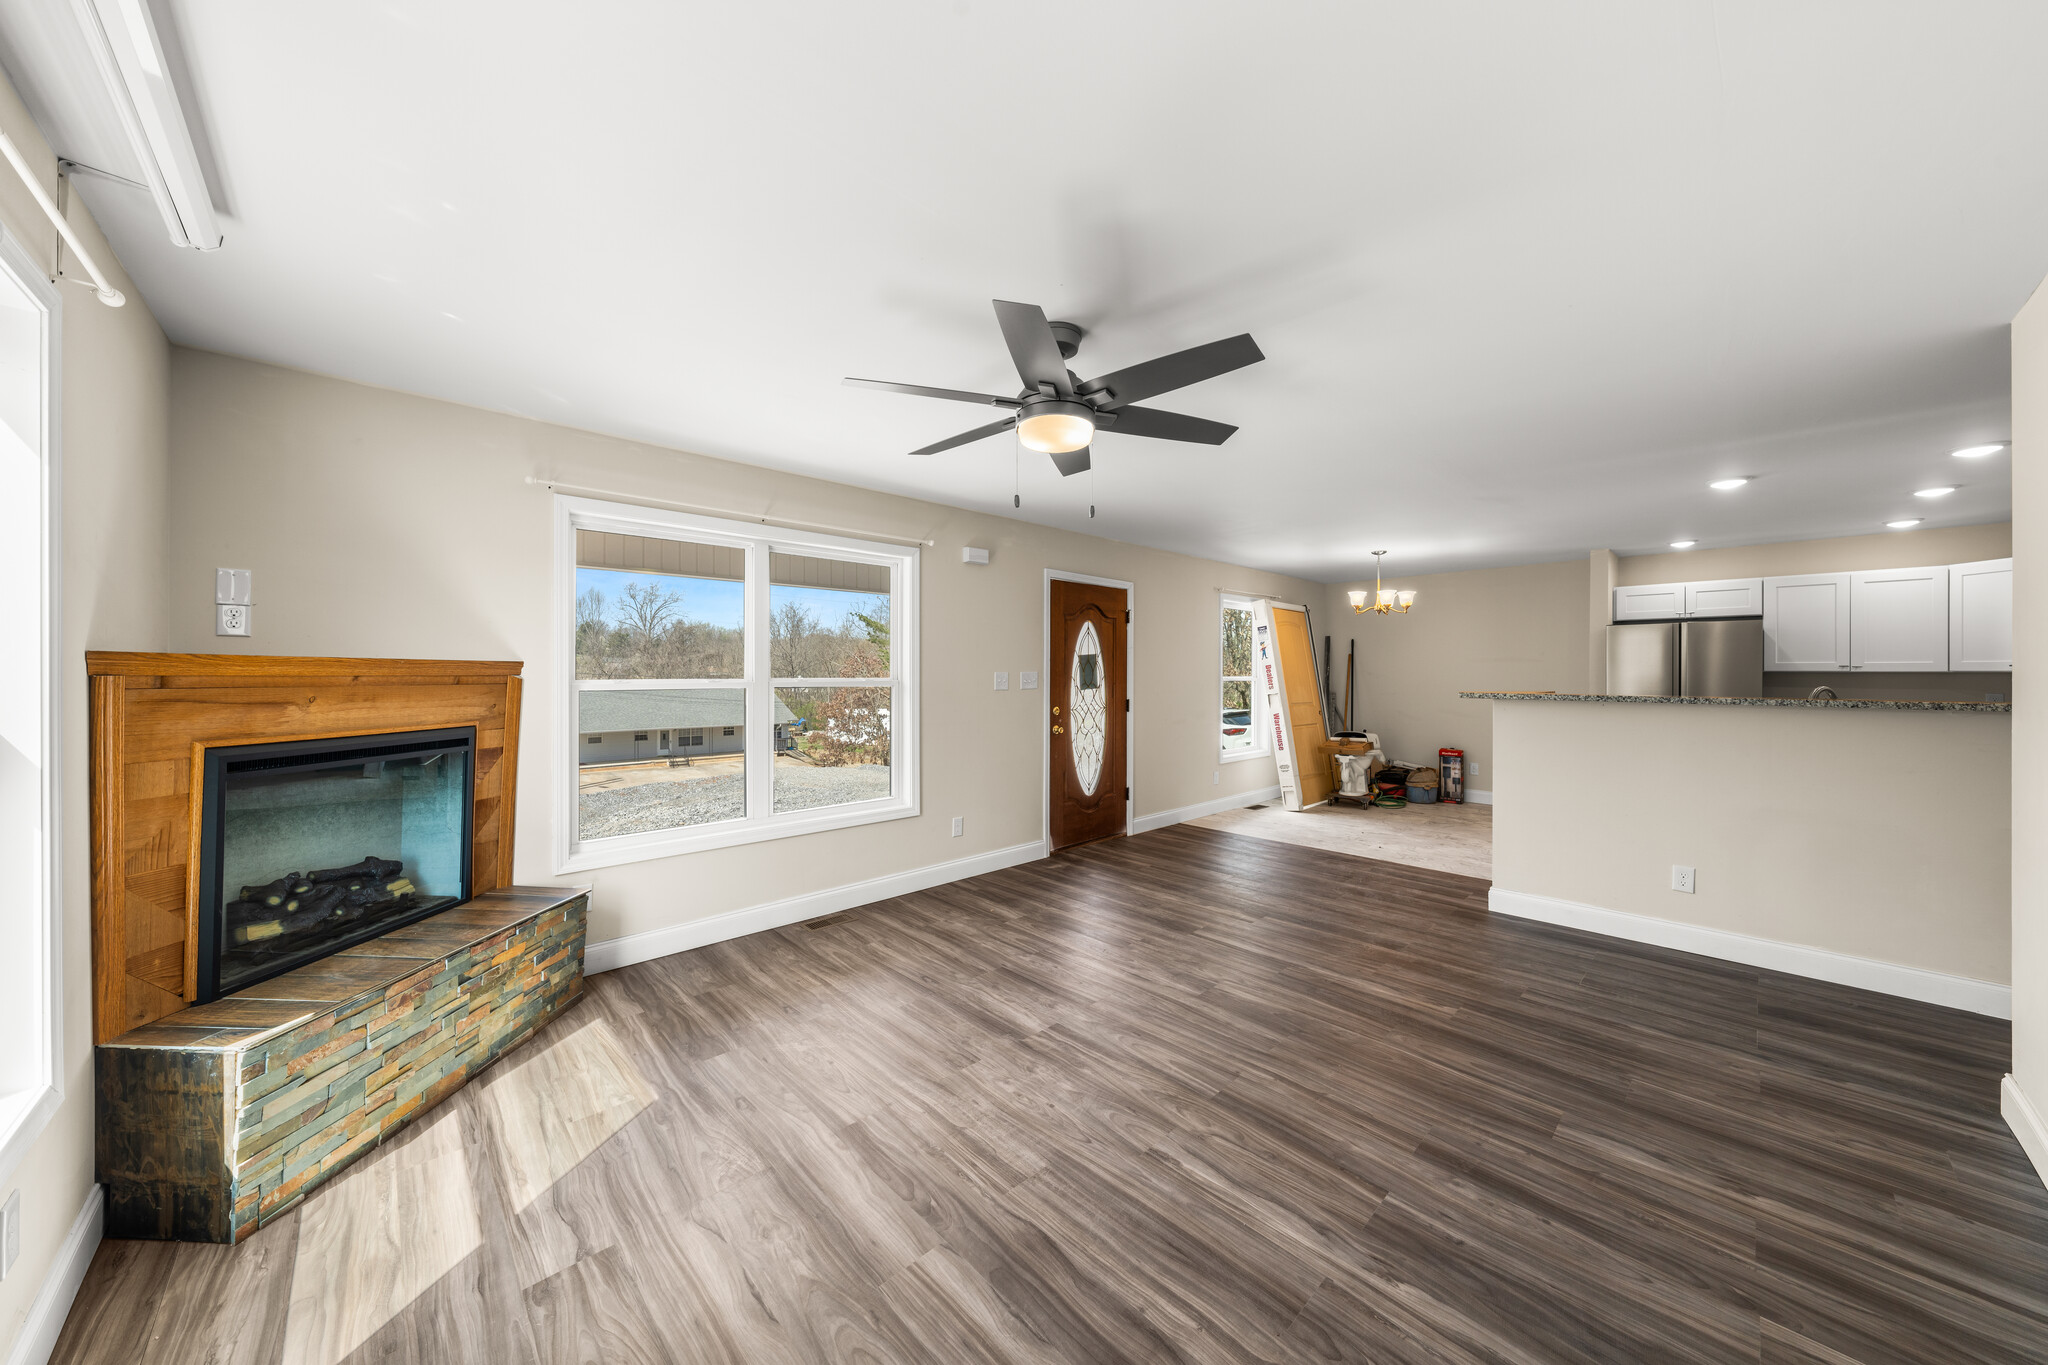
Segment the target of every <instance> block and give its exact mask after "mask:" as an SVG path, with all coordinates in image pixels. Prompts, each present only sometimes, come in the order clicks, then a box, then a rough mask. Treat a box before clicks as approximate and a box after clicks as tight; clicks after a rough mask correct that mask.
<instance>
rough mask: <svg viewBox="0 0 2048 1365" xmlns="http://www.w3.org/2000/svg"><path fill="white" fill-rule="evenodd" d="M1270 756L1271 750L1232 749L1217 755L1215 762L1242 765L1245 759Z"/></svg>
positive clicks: (1271, 754)
mask: <svg viewBox="0 0 2048 1365" xmlns="http://www.w3.org/2000/svg"><path fill="white" fill-rule="evenodd" d="M1272 756H1273V751H1272V750H1271V749H1232V750H1231V751H1230V752H1229V753H1227V754H1226V753H1218V754H1217V755H1216V761H1217V762H1218V763H1243V762H1244V761H1245V760H1247V759H1253V758H1271V757H1272Z"/></svg>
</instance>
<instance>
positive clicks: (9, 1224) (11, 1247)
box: [0, 1190, 21, 1280]
mask: <svg viewBox="0 0 2048 1365" xmlns="http://www.w3.org/2000/svg"><path fill="white" fill-rule="evenodd" d="M19 1255H21V1191H20V1190H14V1191H12V1192H10V1193H9V1194H8V1196H7V1203H6V1205H5V1206H4V1207H0V1280H4V1279H6V1278H7V1274H8V1272H9V1271H11V1270H13V1269H14V1258H15V1257H17V1256H19Z"/></svg>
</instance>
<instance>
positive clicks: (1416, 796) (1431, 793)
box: [1408, 787, 1436, 806]
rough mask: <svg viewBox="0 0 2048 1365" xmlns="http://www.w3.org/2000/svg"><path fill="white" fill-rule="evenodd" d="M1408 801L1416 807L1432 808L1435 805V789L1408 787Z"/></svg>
mask: <svg viewBox="0 0 2048 1365" xmlns="http://www.w3.org/2000/svg"><path fill="white" fill-rule="evenodd" d="M1408 799H1409V800H1410V801H1412V802H1413V803H1414V804H1416V805H1418V806H1434V805H1435V804H1436V788H1435V787H1410V788H1409V789H1408Z"/></svg>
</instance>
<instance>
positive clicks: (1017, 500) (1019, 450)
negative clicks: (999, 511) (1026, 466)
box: [1010, 437, 1024, 507]
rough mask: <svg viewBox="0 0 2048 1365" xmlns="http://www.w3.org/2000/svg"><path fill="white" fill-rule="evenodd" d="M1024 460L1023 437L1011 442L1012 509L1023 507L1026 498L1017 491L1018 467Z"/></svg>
mask: <svg viewBox="0 0 2048 1365" xmlns="http://www.w3.org/2000/svg"><path fill="white" fill-rule="evenodd" d="M1023 458H1024V440H1023V438H1022V437H1016V438H1014V439H1012V440H1011V442H1010V506H1012V507H1022V506H1023V505H1024V498H1023V496H1022V495H1021V494H1020V493H1019V492H1018V491H1017V485H1018V475H1017V466H1018V464H1019V463H1021V462H1022V460H1023Z"/></svg>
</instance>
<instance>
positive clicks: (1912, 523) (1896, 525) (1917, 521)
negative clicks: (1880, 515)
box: [1885, 517, 1920, 531]
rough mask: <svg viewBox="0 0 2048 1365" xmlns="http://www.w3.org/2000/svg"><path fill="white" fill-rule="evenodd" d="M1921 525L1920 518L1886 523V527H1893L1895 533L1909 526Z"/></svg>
mask: <svg viewBox="0 0 2048 1365" xmlns="http://www.w3.org/2000/svg"><path fill="white" fill-rule="evenodd" d="M1919 524H1920V518H1918V517H1907V518H1906V519H1905V520H1903V521H1888V522H1886V523H1885V525H1887V526H1889V527H1891V528H1892V529H1893V530H1894V531H1903V530H1905V529H1906V528H1907V527H1908V526H1918V525H1919Z"/></svg>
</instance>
